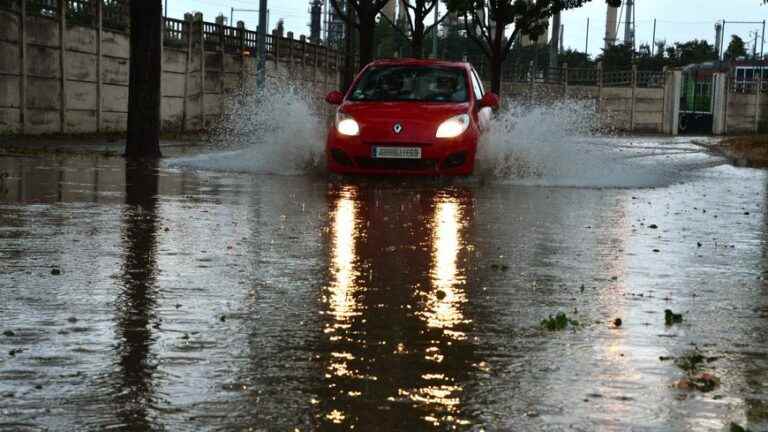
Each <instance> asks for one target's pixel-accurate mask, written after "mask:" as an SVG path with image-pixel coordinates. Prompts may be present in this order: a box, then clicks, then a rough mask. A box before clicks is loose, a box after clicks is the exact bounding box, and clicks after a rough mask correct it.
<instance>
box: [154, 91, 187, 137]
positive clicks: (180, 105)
mask: <svg viewBox="0 0 768 432" xmlns="http://www.w3.org/2000/svg"><path fill="white" fill-rule="evenodd" d="M183 116H184V100H183V99H179V98H163V103H162V106H161V116H160V117H161V118H162V119H163V129H171V130H177V129H179V128H180V127H181V120H182V118H183Z"/></svg>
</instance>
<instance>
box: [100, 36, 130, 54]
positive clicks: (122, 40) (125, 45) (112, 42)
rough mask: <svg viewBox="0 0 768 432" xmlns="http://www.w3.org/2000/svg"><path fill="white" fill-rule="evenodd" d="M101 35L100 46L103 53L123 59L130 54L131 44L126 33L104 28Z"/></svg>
mask: <svg viewBox="0 0 768 432" xmlns="http://www.w3.org/2000/svg"><path fill="white" fill-rule="evenodd" d="M103 35H104V37H103V38H102V42H101V48H102V50H103V51H104V53H105V54H109V55H110V56H111V57H119V58H123V59H128V58H129V57H130V56H131V44H130V38H129V37H128V35H126V34H123V33H117V32H112V31H109V30H104V31H103Z"/></svg>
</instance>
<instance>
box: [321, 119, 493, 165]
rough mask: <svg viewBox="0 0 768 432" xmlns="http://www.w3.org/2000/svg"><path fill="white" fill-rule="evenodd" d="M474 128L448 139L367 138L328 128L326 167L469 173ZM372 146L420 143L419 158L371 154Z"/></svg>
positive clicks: (474, 135)
mask: <svg viewBox="0 0 768 432" xmlns="http://www.w3.org/2000/svg"><path fill="white" fill-rule="evenodd" d="M477 135H478V134H477V132H476V131H475V130H474V129H473V128H470V129H468V130H467V131H466V132H464V133H463V134H462V135H461V136H459V137H457V138H451V139H438V138H435V139H434V140H433V141H432V142H420V143H409V142H369V141H366V140H363V139H361V137H359V136H355V137H349V136H344V135H340V134H339V133H338V132H336V129H335V128H333V127H331V128H330V130H329V131H328V140H327V145H326V158H327V164H328V169H329V170H330V171H331V172H333V173H337V174H366V175H426V176H435V175H447V176H453V175H459V176H460V175H470V174H472V171H473V170H474V167H475V154H476V153H477ZM375 146H398V147H420V148H421V158H420V159H384V158H373V157H372V155H373V147H375Z"/></svg>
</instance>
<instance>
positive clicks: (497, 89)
mask: <svg viewBox="0 0 768 432" xmlns="http://www.w3.org/2000/svg"><path fill="white" fill-rule="evenodd" d="M488 61H489V62H490V64H491V92H493V93H495V94H497V95H498V94H501V64H502V63H503V60H502V59H501V56H500V55H499V54H498V53H495V52H492V54H491V58H489V59H488Z"/></svg>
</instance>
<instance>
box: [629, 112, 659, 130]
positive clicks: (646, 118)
mask: <svg viewBox="0 0 768 432" xmlns="http://www.w3.org/2000/svg"><path fill="white" fill-rule="evenodd" d="M661 121H662V113H661V111H653V112H635V124H636V125H639V124H648V123H654V124H658V125H659V127H661Z"/></svg>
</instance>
